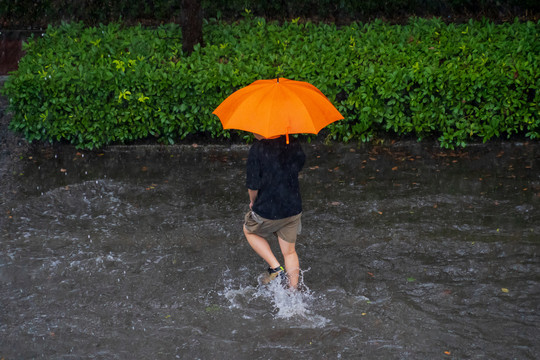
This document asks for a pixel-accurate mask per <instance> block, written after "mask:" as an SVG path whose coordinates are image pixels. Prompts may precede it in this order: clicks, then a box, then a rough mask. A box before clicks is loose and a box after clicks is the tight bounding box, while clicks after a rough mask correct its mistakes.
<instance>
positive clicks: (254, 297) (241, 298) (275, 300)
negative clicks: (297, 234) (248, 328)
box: [221, 270, 329, 328]
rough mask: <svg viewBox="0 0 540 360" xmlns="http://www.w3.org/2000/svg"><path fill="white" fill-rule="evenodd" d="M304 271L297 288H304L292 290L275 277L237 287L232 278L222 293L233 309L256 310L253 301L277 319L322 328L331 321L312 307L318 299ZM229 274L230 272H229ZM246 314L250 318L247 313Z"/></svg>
mask: <svg viewBox="0 0 540 360" xmlns="http://www.w3.org/2000/svg"><path fill="white" fill-rule="evenodd" d="M305 271H308V270H305ZM305 271H301V274H300V279H299V284H298V288H299V289H301V290H291V289H289V288H287V287H284V286H283V285H282V284H281V282H280V281H276V280H274V281H271V282H270V283H268V284H266V285H258V286H257V287H255V286H250V285H248V286H244V285H240V286H239V287H238V288H235V286H234V285H233V284H232V280H231V279H230V278H226V279H225V281H224V282H225V289H224V290H223V292H222V293H221V295H222V296H224V297H225V298H226V299H227V300H228V301H229V302H230V307H231V308H238V309H242V310H245V311H246V312H247V313H249V312H252V311H254V310H255V308H254V306H252V305H253V304H252V303H253V302H256V303H259V304H260V303H263V304H265V306H266V307H267V309H268V310H267V312H271V313H272V316H273V318H274V319H291V320H297V321H299V322H300V323H301V324H299V325H300V326H301V327H312V328H319V327H323V326H325V325H326V324H327V323H329V320H328V319H326V318H325V317H323V316H320V315H317V314H315V313H314V312H313V310H312V309H313V308H315V307H316V304H315V303H316V301H317V300H318V299H317V297H316V296H315V294H314V293H313V292H312V291H311V290H310V289H309V287H308V286H307V285H306V284H305V282H304V276H303V273H304V272H305ZM226 273H227V274H230V272H229V271H227V272H226ZM269 306H271V307H269ZM245 316H246V317H251V316H249V315H247V314H246V315H245Z"/></svg>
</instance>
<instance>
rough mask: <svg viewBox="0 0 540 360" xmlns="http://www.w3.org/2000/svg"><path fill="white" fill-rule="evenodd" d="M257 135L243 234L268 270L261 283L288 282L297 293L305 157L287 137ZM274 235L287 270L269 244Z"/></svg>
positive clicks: (248, 172) (251, 153) (248, 176)
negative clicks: (301, 193) (301, 185)
mask: <svg viewBox="0 0 540 360" xmlns="http://www.w3.org/2000/svg"><path fill="white" fill-rule="evenodd" d="M254 135H255V138H256V139H257V140H258V141H256V142H255V143H254V144H253V145H252V146H251V148H250V150H249V156H248V160H247V164H246V186H247V188H248V194H249V201H250V204H249V207H250V211H249V212H248V213H247V214H246V216H245V221H244V234H245V236H246V239H247V241H248V242H249V244H250V245H251V247H252V248H253V250H255V252H256V253H257V254H258V255H259V256H260V257H262V258H263V259H264V261H266V262H267V264H268V266H269V268H268V274H267V275H266V276H265V278H264V279H263V281H262V282H263V283H268V282H270V281H271V280H273V279H275V278H277V277H280V278H282V279H288V284H289V287H290V288H291V289H296V288H297V286H298V281H299V276H300V262H299V260H298V254H297V253H296V247H295V245H296V238H297V235H298V234H299V233H300V230H301V217H302V198H301V196H300V186H299V182H298V173H299V172H300V170H301V169H302V167H303V166H304V163H305V160H306V155H305V154H304V151H303V150H302V147H301V145H300V143H299V142H298V141H297V140H296V139H293V138H291V141H290V143H288V140H286V139H285V136H279V137H274V138H264V137H262V136H260V135H258V134H254ZM272 235H275V236H277V239H278V242H279V247H280V249H281V253H282V255H283V260H284V265H285V269H284V268H283V266H282V265H281V263H280V262H279V261H278V259H277V258H276V256H275V255H274V253H273V252H272V250H271V248H270V244H269V243H268V240H267V239H269V238H270V237H271V236H272ZM285 271H286V276H285Z"/></svg>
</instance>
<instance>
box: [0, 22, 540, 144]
mask: <svg viewBox="0 0 540 360" xmlns="http://www.w3.org/2000/svg"><path fill="white" fill-rule="evenodd" d="M539 25H540V23H532V22H526V23H522V22H517V21H516V22H514V23H511V24H509V23H506V24H501V25H495V24H493V23H491V22H489V21H484V22H473V21H470V22H469V23H467V24H463V25H453V24H449V25H447V24H445V23H443V22H442V21H440V20H425V19H413V20H411V21H410V23H409V24H408V25H406V26H399V25H389V24H387V23H383V22H380V21H376V22H374V23H370V24H360V23H354V24H352V25H350V26H346V27H342V28H339V29H338V28H337V27H336V26H334V25H325V24H320V25H315V24H313V23H310V22H307V23H302V22H301V21H298V20H293V21H292V22H289V23H286V24H283V25H278V24H277V23H269V22H266V21H265V20H264V19H262V18H252V17H250V16H249V14H246V17H245V19H244V20H242V21H240V22H237V23H234V24H225V23H221V22H217V21H211V22H209V23H206V24H205V26H204V37H205V43H206V46H205V47H197V48H196V49H195V51H194V52H193V53H192V55H191V56H189V57H187V56H185V55H184V54H183V53H182V50H181V48H182V44H181V43H182V41H181V31H180V29H179V28H178V27H177V26H176V25H166V26H162V27H160V28H158V29H155V30H148V29H144V28H142V27H140V26H138V27H123V26H121V25H119V24H109V25H107V26H103V25H102V26H99V27H85V26H83V25H82V24H69V25H62V26H60V27H49V28H48V29H47V31H46V33H45V34H43V36H42V37H39V38H33V39H31V40H30V41H29V42H28V43H27V44H25V46H24V47H25V50H26V51H27V55H26V56H25V57H24V58H23V59H22V60H21V62H20V65H19V70H18V71H16V72H14V73H13V74H12V75H11V76H10V77H9V79H8V81H7V82H6V84H5V87H4V89H3V92H4V93H5V94H6V95H7V96H8V97H9V99H10V107H11V110H12V111H13V114H14V115H13V120H12V123H11V125H10V126H11V129H12V130H14V131H17V132H21V133H23V134H24V136H25V137H26V138H27V139H28V140H30V141H33V140H45V141H68V142H70V143H72V144H75V145H76V146H77V147H82V148H96V147H102V146H103V145H106V144H110V143H118V142H130V141H134V140H137V139H143V138H147V137H156V138H158V139H159V140H160V141H162V142H166V143H174V142H176V141H178V140H180V139H183V138H185V137H186V136H188V135H192V134H202V135H205V136H209V137H214V138H215V137H225V138H226V137H229V136H230V134H231V133H230V132H229V131H224V130H223V129H222V127H221V124H220V122H219V119H218V118H217V117H216V116H214V115H212V114H211V113H212V111H213V110H214V108H215V107H217V106H218V105H219V103H220V102H221V101H222V100H223V99H225V98H226V97H227V96H228V95H229V94H231V93H232V92H233V91H235V90H237V89H239V88H241V87H243V86H246V85H248V84H250V83H251V82H252V81H254V80H256V79H261V78H273V77H276V76H280V77H287V78H291V79H296V80H304V81H308V82H311V83H313V84H314V85H315V86H317V87H318V88H319V89H321V91H322V92H323V93H325V94H326V95H327V96H328V97H329V98H330V99H331V101H332V102H333V103H334V104H335V105H336V107H337V108H338V109H339V110H340V111H341V113H342V114H343V115H344V117H345V119H344V120H342V121H339V122H337V123H335V124H332V125H330V126H329V127H328V129H327V130H326V135H327V136H329V137H330V138H333V139H335V140H338V141H356V140H358V141H368V140H370V139H371V138H372V137H374V136H380V135H382V134H386V133H390V134H391V135H396V134H397V135H407V136H414V137H416V138H418V139H422V138H425V137H436V138H438V139H439V141H440V142H441V145H442V146H445V147H453V146H455V145H458V146H464V145H465V144H466V143H467V142H469V141H476V140H479V139H481V140H483V141H487V140H489V139H491V138H494V137H495V138H497V137H510V136H512V135H515V134H520V135H524V136H526V137H528V138H530V139H536V138H538V137H539V125H540V117H539V114H538V101H539V96H540V94H539V91H538V86H539V74H540V71H539V70H540V69H539V54H540V41H539V40H540V39H539V38H538V36H539V35H538V34H539V28H540V26H539Z"/></svg>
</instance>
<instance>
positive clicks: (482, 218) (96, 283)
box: [0, 142, 540, 359]
mask: <svg viewBox="0 0 540 360" xmlns="http://www.w3.org/2000/svg"><path fill="white" fill-rule="evenodd" d="M304 150H305V152H306V154H307V163H306V166H305V168H304V170H303V172H302V173H301V178H300V183H301V187H302V195H303V200H304V217H303V232H302V235H300V237H299V240H298V246H297V250H298V253H299V256H300V262H301V267H302V271H303V274H302V275H303V280H302V281H303V284H304V291H303V292H300V293H294V294H291V293H288V292H286V291H284V290H283V289H281V288H280V287H279V286H274V285H272V286H270V287H260V286H258V285H257V276H258V275H259V274H260V273H261V272H263V271H264V269H265V268H266V266H265V264H264V263H263V262H262V260H260V259H259V258H258V257H257V256H256V255H255V254H254V252H253V251H252V250H251V248H250V247H249V245H248V244H247V242H246V241H245V240H244V238H243V234H242V219H243V214H244V213H245V212H246V211H247V209H248V197H247V192H246V190H245V188H244V171H245V169H244V167H245V159H246V157H247V151H248V147H247V146H243V145H204V146H191V145H178V146H171V147H159V146H132V147H122V146H116V147H110V148H108V149H106V150H104V151H101V152H90V151H77V150H75V149H73V148H70V147H67V148H65V147H58V148H54V147H46V148H40V147H36V148H33V149H32V150H30V151H28V152H27V153H24V154H22V155H21V159H20V160H19V161H18V165H17V166H16V167H12V168H9V169H8V170H6V171H9V173H7V174H4V175H3V177H2V182H3V184H2V186H1V190H2V198H1V200H2V202H1V204H0V205H1V207H0V217H1V218H0V225H1V230H0V231H1V232H0V237H1V242H0V308H1V311H0V358H5V359H32V358H35V359H41V358H43V359H51V358H54V359H70V358H74V359H81V358H87V359H132V358H143V359H175V358H176V359H280V358H292V359H313V358H318V359H356V358H365V359H446V358H448V359H535V358H538V354H539V353H540V343H539V342H538V339H539V338H540V325H539V324H540V314H539V310H540V254H539V251H540V171H539V170H540V158H539V156H538V154H539V153H540V152H539V150H540V146H539V145H538V143H535V142H531V143H497V144H493V145H489V146H487V145H473V146H469V147H467V148H466V149H464V150H456V151H444V150H441V149H439V148H438V147H437V145H434V144H417V143H405V142H404V143H400V142H397V143H395V144H393V145H389V146H360V147H356V146H354V145H349V146H343V145H330V146H327V145H322V144H307V143H306V144H304ZM274 245H277V244H274Z"/></svg>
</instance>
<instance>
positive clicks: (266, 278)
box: [259, 266, 287, 285]
mask: <svg viewBox="0 0 540 360" xmlns="http://www.w3.org/2000/svg"><path fill="white" fill-rule="evenodd" d="M276 278H279V279H280V281H281V283H285V284H286V281H287V275H286V274H285V269H284V268H283V266H278V267H277V268H275V269H272V268H268V272H266V273H264V274H262V275H261V276H260V278H259V282H260V283H261V285H266V284H268V283H269V282H270V281H272V280H274V279H276Z"/></svg>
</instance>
